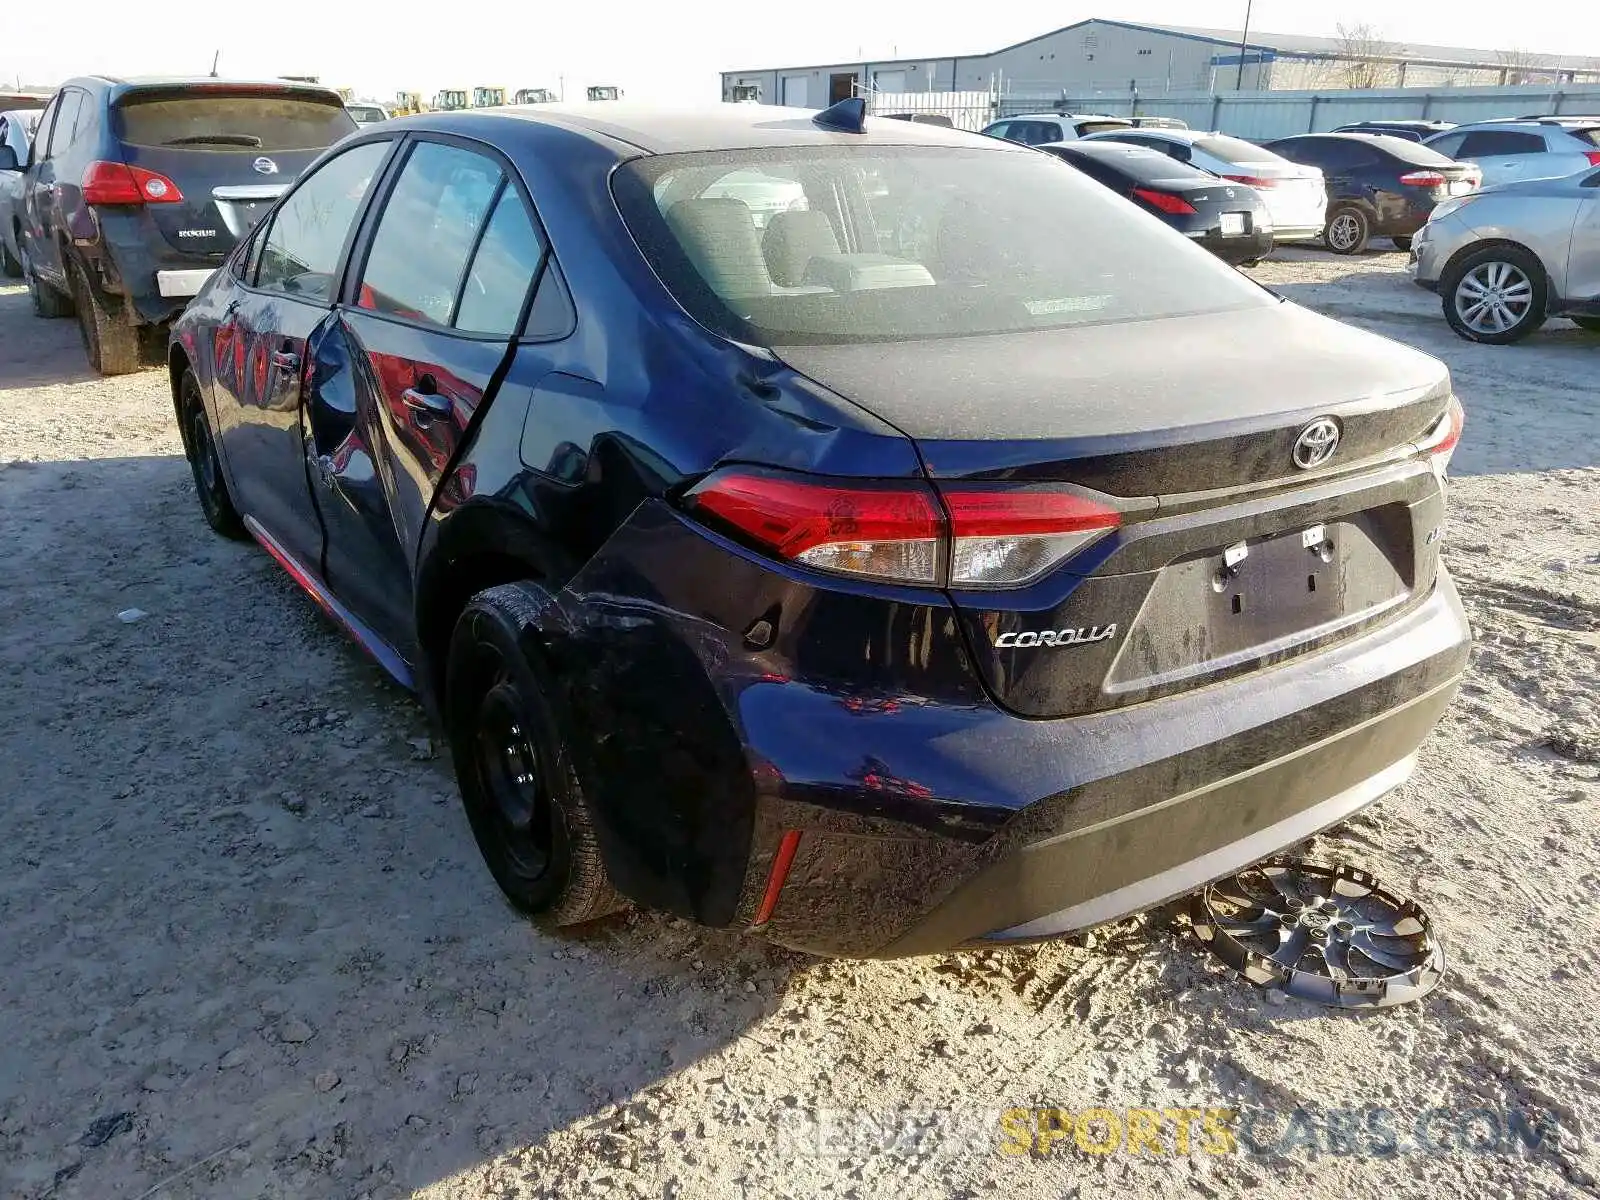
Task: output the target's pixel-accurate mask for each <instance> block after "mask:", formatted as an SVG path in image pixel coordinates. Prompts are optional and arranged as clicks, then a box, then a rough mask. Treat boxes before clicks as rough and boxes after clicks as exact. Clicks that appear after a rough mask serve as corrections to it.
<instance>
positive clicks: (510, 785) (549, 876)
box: [444, 583, 624, 927]
mask: <svg viewBox="0 0 1600 1200" xmlns="http://www.w3.org/2000/svg"><path fill="white" fill-rule="evenodd" d="M540 611H541V609H540V605H539V603H538V601H537V598H536V593H535V590H534V589H533V587H532V586H531V585H528V584H517V583H512V584H503V585H501V586H499V587H494V588H489V589H487V590H485V591H483V592H480V593H478V594H477V595H476V596H474V597H473V598H472V600H471V601H469V602H468V604H467V607H466V608H465V610H463V612H462V614H461V616H460V618H459V619H458V620H457V621H456V626H455V632H454V633H453V635H452V636H451V639H450V650H449V659H448V662H447V663H446V679H445V704H444V714H445V723H446V726H447V729H448V733H449V738H450V753H451V757H452V759H453V760H454V763H455V771H456V783H457V786H458V787H459V788H460V789H461V800H462V804H463V806H464V807H465V809H466V813H467V820H468V822H469V823H470V824H471V826H472V835H473V838H474V839H475V840H476V841H477V843H478V850H479V852H480V853H481V854H482V855H483V859H484V862H485V863H486V864H487V865H488V867H489V873H490V874H491V875H493V876H494V880H495V882H496V883H497V884H499V886H500V890H501V891H502V892H503V893H505V896H506V898H507V899H508V900H509V901H510V902H511V904H512V905H513V906H514V907H516V908H517V909H518V910H520V911H522V912H524V913H527V914H528V915H530V916H532V917H534V918H535V919H536V920H538V921H539V922H540V923H541V924H544V925H548V926H552V927H560V926H568V925H578V924H582V923H584V922H586V921H593V920H595V919H597V918H599V917H603V916H606V915H607V914H608V913H611V912H614V911H616V910H617V909H618V908H621V907H622V906H623V903H624V901H623V900H622V898H621V897H620V896H619V895H618V894H617V893H616V891H615V890H614V889H613V888H612V886H611V883H610V881H609V879H608V877H607V875H606V871H605V864H604V862H603V861H602V859H601V857H600V850H599V846H598V844H597V843H596V840H595V834H594V828H593V824H592V822H591V819H590V813H589V808H588V803H587V801H586V799H585V797H584V795H583V789H582V787H581V785H580V784H579V781H578V775H577V772H576V771H575V770H574V768H573V765H572V757H571V753H570V751H569V749H568V741H567V738H568V734H567V732H566V730H565V729H564V727H563V722H562V721H561V720H560V718H559V717H558V715H557V710H556V709H555V707H554V706H553V705H552V703H551V701H550V698H549V692H548V690H547V685H546V682H545V678H546V677H545V672H544V669H543V665H542V663H540V662H539V661H538V660H537V651H532V650H530V649H529V647H531V646H533V645H535V644H536V642H537V631H538V627H539V614H540Z"/></svg>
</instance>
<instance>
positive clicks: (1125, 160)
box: [1061, 142, 1217, 185]
mask: <svg viewBox="0 0 1600 1200" xmlns="http://www.w3.org/2000/svg"><path fill="white" fill-rule="evenodd" d="M1091 145H1096V143H1093V142H1089V143H1085V144H1084V146H1083V148H1082V149H1079V148H1077V147H1075V146H1066V147H1063V148H1062V153H1061V157H1062V158H1064V159H1066V160H1067V161H1068V162H1075V161H1078V162H1081V161H1083V160H1084V159H1089V160H1092V161H1094V162H1098V163H1104V164H1105V165H1106V166H1108V167H1110V168H1111V169H1112V170H1114V171H1116V172H1118V173H1119V174H1121V175H1126V176H1127V177H1128V178H1129V179H1131V180H1133V181H1134V182H1135V183H1168V184H1183V185H1188V184H1207V183H1216V182H1217V177H1216V176H1215V175H1213V174H1212V173H1211V172H1210V171H1203V170H1201V169H1200V168H1199V167H1196V166H1192V165H1190V164H1189V163H1182V162H1179V161H1178V160H1177V159H1175V158H1173V157H1171V156H1170V155H1166V154H1163V153H1161V151H1159V150H1145V149H1142V148H1141V149H1136V148H1133V147H1128V146H1118V147H1117V148H1116V149H1114V150H1113V149H1112V148H1111V147H1110V146H1109V145H1107V146H1106V147H1105V149H1103V150H1102V149H1094V150H1090V149H1089V146H1091Z"/></svg>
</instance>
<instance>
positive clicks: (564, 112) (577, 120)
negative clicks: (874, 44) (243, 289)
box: [394, 100, 1029, 154]
mask: <svg viewBox="0 0 1600 1200" xmlns="http://www.w3.org/2000/svg"><path fill="white" fill-rule="evenodd" d="M816 115H817V113H816V110H814V109H809V108H780V107H778V106H777V105H771V104H732V103H729V104H705V105H695V106H684V107H667V106H662V105H655V104H637V103H631V102H628V101H624V100H607V101H604V102H599V101H596V102H593V103H585V102H578V103H569V104H537V105H525V106H517V105H512V106H509V107H505V108H495V109H486V110H484V111H482V112H471V111H466V112H453V113H449V114H443V113H425V114H423V115H421V116H417V117H404V118H402V119H401V120H399V121H397V122H395V123H394V127H395V128H397V129H404V128H406V127H407V126H413V127H421V128H428V127H430V126H432V127H438V126H441V125H448V126H449V127H451V128H452V129H457V130H462V131H463V132H465V131H467V130H470V128H471V126H473V125H475V124H477V123H478V122H482V121H493V120H509V121H514V122H529V123H531V124H537V125H555V126H559V127H561V128H563V129H567V130H569V131H572V132H576V133H579V134H583V135H586V136H588V137H590V138H591V139H593V140H596V141H601V140H609V141H611V142H623V143H626V144H627V145H630V146H632V147H634V148H635V149H637V150H642V151H644V152H646V153H648V154H682V153H690V152H693V151H718V150H756V149H761V148H764V147H786V146H862V145H867V146H874V145H877V146H962V147H968V148H974V149H977V148H981V149H985V150H994V151H997V152H1004V153H1028V152H1029V151H1028V150H1027V148H1026V147H1019V146H1016V145H1014V144H1013V143H1010V142H1004V141H1001V140H1000V139H998V138H992V137H984V136H982V135H981V134H977V133H968V132H966V131H964V130H960V129H948V128H946V127H944V126H942V125H929V124H926V123H924V122H921V121H893V120H889V119H888V118H886V117H871V116H869V117H868V118H867V119H866V123H865V129H864V131H863V132H862V133H840V132H838V131H836V130H832V129H825V128H823V127H822V126H820V125H818V124H817V123H816V122H815V121H814V120H813V119H812V118H813V117H815V116H816ZM463 127H466V128H465V129H464V128H463Z"/></svg>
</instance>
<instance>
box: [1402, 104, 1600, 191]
mask: <svg viewBox="0 0 1600 1200" xmlns="http://www.w3.org/2000/svg"><path fill="white" fill-rule="evenodd" d="M1423 145H1424V146H1427V147H1428V148H1429V149H1430V150H1437V151H1438V152H1439V153H1440V154H1443V155H1446V156H1448V157H1450V158H1454V159H1459V160H1461V161H1463V162H1475V163H1477V164H1478V166H1480V167H1482V168H1483V186H1484V187H1490V186H1492V185H1494V184H1497V183H1515V182H1517V181H1518V180H1519V179H1559V178H1561V177H1563V176H1566V175H1575V174H1577V173H1578V172H1579V171H1583V170H1587V169H1588V168H1589V167H1600V117H1523V118H1520V119H1515V120H1510V119H1508V120H1500V121H1476V122H1474V123H1473V124H1471V125H1457V126H1456V127H1455V128H1454V129H1452V130H1451V131H1450V132H1449V133H1441V134H1437V135H1436V136H1434V137H1431V138H1429V139H1428V140H1427V141H1425V142H1423Z"/></svg>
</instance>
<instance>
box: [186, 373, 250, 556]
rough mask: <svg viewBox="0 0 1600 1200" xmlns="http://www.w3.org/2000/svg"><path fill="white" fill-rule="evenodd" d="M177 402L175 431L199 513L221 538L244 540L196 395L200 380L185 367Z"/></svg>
mask: <svg viewBox="0 0 1600 1200" xmlns="http://www.w3.org/2000/svg"><path fill="white" fill-rule="evenodd" d="M178 401H179V404H178V407H179V411H180V412H181V413H182V414H183V427H182V429H181V430H180V431H179V432H180V433H182V435H183V452H184V457H185V458H187V459H188V460H189V470H190V471H192V472H193V473H194V491H195V496H196V498H197V499H198V500H199V501H200V512H201V514H202V515H203V516H204V517H205V519H206V524H207V525H209V526H211V528H212V529H213V530H214V531H215V532H217V533H220V534H221V535H222V536H223V537H225V538H232V539H234V540H235V541H244V540H245V539H246V538H248V537H249V536H250V535H249V534H248V533H247V532H246V530H245V527H244V522H243V521H241V520H240V519H239V511H238V509H236V508H234V506H233V496H232V495H231V494H229V492H228V480H227V478H226V477H225V476H224V475H223V473H222V461H221V460H220V459H219V458H218V457H217V441H216V438H215V437H213V436H212V433H211V421H210V419H209V418H208V417H207V416H206V406H205V402H204V401H203V400H202V399H201V397H200V381H199V380H198V379H196V378H195V374H194V372H193V371H192V370H190V369H189V368H187V367H185V368H184V372H183V378H182V379H181V380H180V381H179V383H178Z"/></svg>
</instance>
